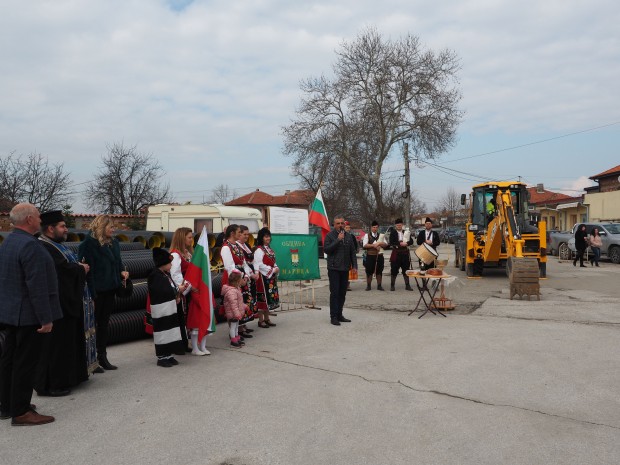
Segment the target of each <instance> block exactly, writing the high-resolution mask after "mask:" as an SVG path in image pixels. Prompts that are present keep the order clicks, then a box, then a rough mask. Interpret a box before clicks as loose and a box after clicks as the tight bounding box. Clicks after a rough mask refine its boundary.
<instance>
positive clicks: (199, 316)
mask: <svg viewBox="0 0 620 465" xmlns="http://www.w3.org/2000/svg"><path fill="white" fill-rule="evenodd" d="M185 279H186V280H187V281H189V282H190V283H191V285H192V287H193V288H194V289H197V290H198V292H192V293H191V294H192V297H191V300H190V303H189V314H188V317H187V327H188V328H192V329H193V328H198V340H199V341H200V340H202V338H203V336H205V335H207V334H209V333H214V332H215V323H216V321H215V312H214V309H215V299H214V298H213V291H212V289H211V262H210V261H209V239H208V238H207V228H206V227H205V226H203V227H202V233H201V234H200V239H198V243H197V244H196V248H195V249H194V255H193V256H192V261H191V263H190V264H189V267H188V268H187V271H186V272H185Z"/></svg>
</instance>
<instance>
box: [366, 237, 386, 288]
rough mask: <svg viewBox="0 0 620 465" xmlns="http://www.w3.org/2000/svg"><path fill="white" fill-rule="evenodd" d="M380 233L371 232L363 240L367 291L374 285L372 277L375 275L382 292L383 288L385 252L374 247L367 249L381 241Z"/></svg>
mask: <svg viewBox="0 0 620 465" xmlns="http://www.w3.org/2000/svg"><path fill="white" fill-rule="evenodd" d="M379 236H380V234H379V231H377V232H376V233H373V232H372V231H369V232H368V234H366V235H365V236H364V239H363V240H362V248H363V249H364V252H366V264H365V269H366V290H367V291H369V290H370V285H371V284H372V276H373V275H375V276H376V277H377V289H378V290H380V291H382V290H383V287H382V286H381V281H382V277H383V275H382V273H383V268H384V267H385V259H384V258H383V250H382V249H380V248H379V249H376V248H374V247H367V246H368V245H372V244H374V243H375V242H378V241H379Z"/></svg>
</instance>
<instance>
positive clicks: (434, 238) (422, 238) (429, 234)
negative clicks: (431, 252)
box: [416, 217, 441, 269]
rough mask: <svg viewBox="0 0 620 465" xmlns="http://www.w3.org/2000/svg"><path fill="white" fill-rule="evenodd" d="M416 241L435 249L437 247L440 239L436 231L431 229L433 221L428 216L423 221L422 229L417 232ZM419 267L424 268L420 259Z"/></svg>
mask: <svg viewBox="0 0 620 465" xmlns="http://www.w3.org/2000/svg"><path fill="white" fill-rule="evenodd" d="M416 242H417V244H418V245H422V244H428V245H430V246H431V247H432V248H433V249H435V250H436V249H437V247H439V244H440V243H441V239H440V238H439V234H438V233H437V231H433V221H432V220H431V219H430V218H428V217H427V218H426V220H425V221H424V229H423V230H422V231H420V232H419V233H418V237H417V240H416ZM431 267H432V266H431ZM420 268H422V269H424V268H426V266H425V265H424V264H423V263H422V262H421V261H420Z"/></svg>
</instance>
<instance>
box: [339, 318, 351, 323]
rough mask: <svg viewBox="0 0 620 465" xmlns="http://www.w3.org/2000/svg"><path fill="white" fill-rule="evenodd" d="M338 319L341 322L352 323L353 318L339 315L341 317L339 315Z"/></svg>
mask: <svg viewBox="0 0 620 465" xmlns="http://www.w3.org/2000/svg"><path fill="white" fill-rule="evenodd" d="M338 321H339V322H340V323H351V320H349V319H348V318H345V317H343V316H339V317H338Z"/></svg>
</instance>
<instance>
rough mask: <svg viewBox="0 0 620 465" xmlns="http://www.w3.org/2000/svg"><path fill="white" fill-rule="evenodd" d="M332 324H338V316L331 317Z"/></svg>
mask: <svg viewBox="0 0 620 465" xmlns="http://www.w3.org/2000/svg"><path fill="white" fill-rule="evenodd" d="M332 324H333V325H334V326H340V321H338V318H332Z"/></svg>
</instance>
